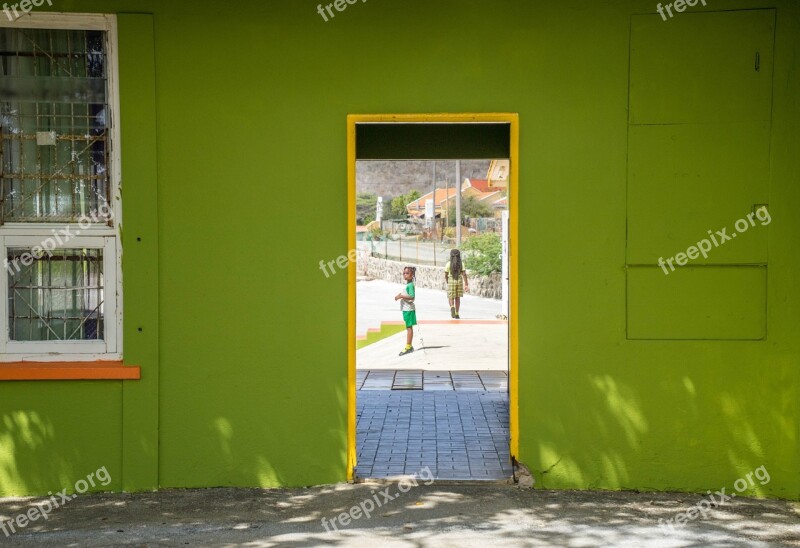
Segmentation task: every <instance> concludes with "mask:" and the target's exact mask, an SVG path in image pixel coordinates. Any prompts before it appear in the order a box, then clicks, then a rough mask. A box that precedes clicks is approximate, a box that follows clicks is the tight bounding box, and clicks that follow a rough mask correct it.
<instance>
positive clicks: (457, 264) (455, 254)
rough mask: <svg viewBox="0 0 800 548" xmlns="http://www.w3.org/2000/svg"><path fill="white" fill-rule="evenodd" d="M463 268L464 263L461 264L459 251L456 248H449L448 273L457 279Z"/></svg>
mask: <svg viewBox="0 0 800 548" xmlns="http://www.w3.org/2000/svg"><path fill="white" fill-rule="evenodd" d="M463 270H464V265H462V264H461V252H460V251H459V250H457V249H451V250H450V275H451V276H452V277H453V278H455V279H458V278H459V276H461V272H462V271H463Z"/></svg>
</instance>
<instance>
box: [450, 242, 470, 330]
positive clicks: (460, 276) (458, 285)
mask: <svg viewBox="0 0 800 548" xmlns="http://www.w3.org/2000/svg"><path fill="white" fill-rule="evenodd" d="M444 281H445V283H447V300H448V301H449V302H450V317H451V318H456V319H459V318H460V316H459V315H458V312H459V309H460V308H461V297H463V296H464V291H466V292H467V293H469V281H468V280H467V272H466V270H464V265H463V263H462V262H461V252H460V251H459V250H458V249H452V250H450V260H449V261H448V262H447V264H446V265H445V267H444Z"/></svg>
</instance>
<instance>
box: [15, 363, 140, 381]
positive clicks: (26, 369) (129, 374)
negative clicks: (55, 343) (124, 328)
mask: <svg viewBox="0 0 800 548" xmlns="http://www.w3.org/2000/svg"><path fill="white" fill-rule="evenodd" d="M141 378H142V371H141V367H139V366H138V365H122V362H121V361H116V362H101V361H95V362H10V363H0V381H64V380H76V381H77V380H81V381H83V380H139V379H141Z"/></svg>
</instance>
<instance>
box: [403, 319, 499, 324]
mask: <svg viewBox="0 0 800 548" xmlns="http://www.w3.org/2000/svg"><path fill="white" fill-rule="evenodd" d="M417 323H419V324H423V325H458V324H466V325H497V324H501V323H508V320H419V321H418V322H417Z"/></svg>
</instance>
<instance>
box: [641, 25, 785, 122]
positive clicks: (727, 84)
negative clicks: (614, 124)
mask: <svg viewBox="0 0 800 548" xmlns="http://www.w3.org/2000/svg"><path fill="white" fill-rule="evenodd" d="M774 33H775V10H772V9H765V10H742V11H725V12H705V13H688V12H685V13H682V14H680V15H677V16H676V17H674V18H672V19H670V20H668V21H666V22H665V21H663V20H662V19H661V17H660V16H658V15H655V14H654V15H637V16H634V17H633V18H632V20H631V68H630V71H631V82H630V122H631V124H682V123H708V122H733V121H768V120H769V119H770V116H771V111H772V58H773V54H772V52H773V47H774Z"/></svg>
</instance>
